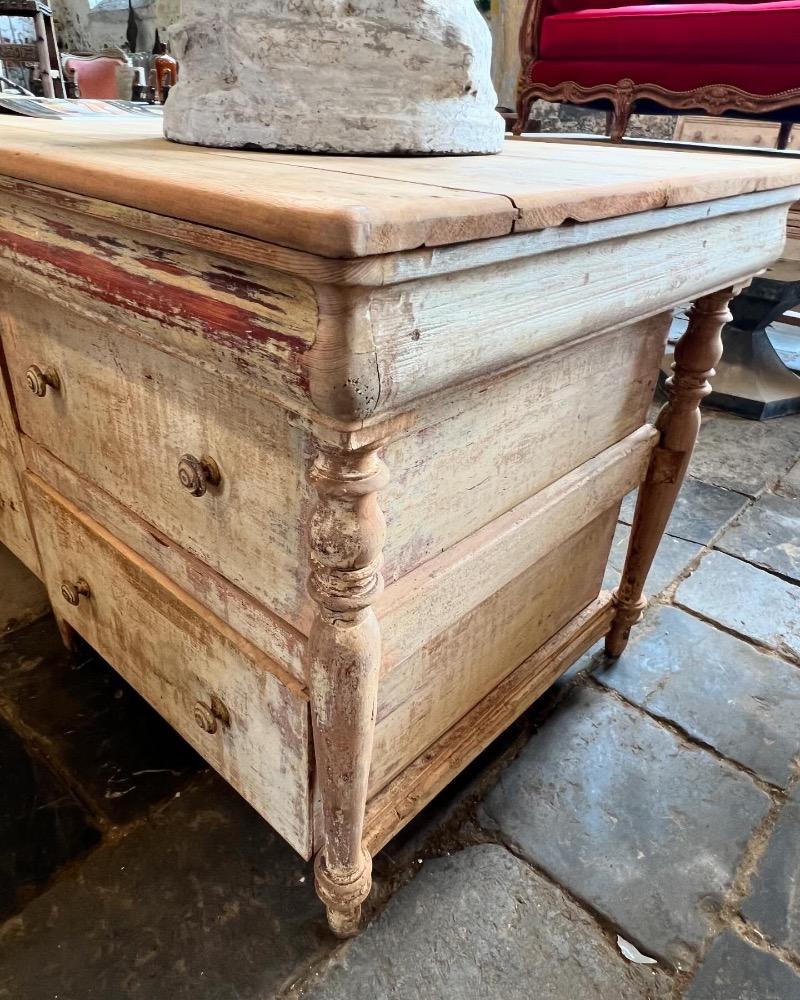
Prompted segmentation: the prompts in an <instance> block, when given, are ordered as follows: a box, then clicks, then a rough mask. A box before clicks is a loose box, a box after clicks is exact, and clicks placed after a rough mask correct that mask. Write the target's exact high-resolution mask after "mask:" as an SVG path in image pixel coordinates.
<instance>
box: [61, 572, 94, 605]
mask: <svg viewBox="0 0 800 1000" xmlns="http://www.w3.org/2000/svg"><path fill="white" fill-rule="evenodd" d="M90 595H91V591H90V590H89V584H88V583H87V582H86V581H85V580H83V579H81V580H76V581H75V583H69V582H68V581H67V580H65V581H64V582H63V583H62V584H61V596H62V597H63V598H64V600H65V601H66V602H67V604H71V605H73V607H76V608H77V606H78V605H79V604H80V601H81V598H82V597H89V596H90Z"/></svg>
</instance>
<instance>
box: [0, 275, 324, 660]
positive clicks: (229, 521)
mask: <svg viewBox="0 0 800 1000" xmlns="http://www.w3.org/2000/svg"><path fill="white" fill-rule="evenodd" d="M9 303H10V306H11V311H10V317H9V318H8V320H7V321H6V330H5V334H4V344H5V349H6V358H7V363H8V367H9V374H10V379H11V384H12V386H13V389H14V394H15V398H16V402H17V411H18V414H19V420H20V424H21V427H22V430H23V431H24V432H25V434H27V435H28V436H29V437H31V438H33V440H34V441H36V442H37V443H38V444H40V445H42V446H43V447H44V448H46V449H47V450H48V451H49V452H51V453H52V454H54V455H55V456H56V457H57V458H60V459H61V460H62V461H63V462H64V463H65V464H66V465H67V466H69V467H70V468H71V469H74V470H75V472H77V473H79V474H80V475H82V476H83V477H85V478H87V479H90V480H92V481H94V482H95V483H96V484H97V485H98V486H100V487H101V488H102V489H103V490H105V491H106V492H107V493H109V494H111V496H113V497H115V498H117V499H118V500H119V501H120V502H121V503H123V504H124V505H125V506H126V507H128V508H129V509H130V510H131V511H133V512H134V513H135V514H137V515H138V516H139V517H141V518H143V519H144V520H146V521H147V522H149V523H150V524H151V525H152V526H153V527H154V528H155V529H156V530H157V531H159V532H161V533H162V534H165V535H166V536H167V537H168V538H171V539H172V540H173V541H175V542H177V543H178V544H179V545H180V546H182V547H183V548H184V549H186V550H187V551H188V552H190V553H192V554H193V555H195V556H196V557H198V558H199V559H200V560H202V561H203V562H205V563H206V564H208V565H209V566H211V567H212V568H213V569H215V570H217V571H218V572H220V573H221V574H222V575H223V576H224V577H225V578H226V579H228V580H229V581H230V582H231V583H232V584H234V585H235V586H237V587H239V588H240V589H242V590H244V591H245V592H247V593H249V594H250V595H251V596H253V597H254V598H255V599H256V600H257V601H258V602H259V603H261V604H263V605H265V606H266V607H267V608H270V609H271V610H272V611H273V612H274V613H276V614H277V615H279V616H280V617H281V618H283V620H284V621H286V622H288V623H289V624H290V625H291V626H293V627H295V628H298V627H299V628H301V629H303V628H304V629H305V631H306V632H307V631H308V624H309V621H308V619H309V614H308V608H307V600H306V595H305V573H304V571H303V569H302V563H303V560H304V557H303V552H304V550H305V538H304V535H303V528H302V522H303V517H302V511H303V509H304V507H305V506H306V501H305V494H306V487H305V481H304V477H303V464H304V439H303V434H302V432H301V431H300V430H298V429H297V428H294V427H292V425H291V424H290V421H289V419H288V417H287V414H286V412H285V411H284V410H282V409H280V408H278V407H277V406H275V405H274V404H272V403H270V402H269V401H268V400H265V399H262V398H260V397H258V396H256V395H253V394H245V393H238V392H236V390H235V389H234V388H233V387H232V386H230V384H229V383H227V382H226V381H224V380H221V379H218V378H214V377H213V376H212V375H211V374H210V373H209V372H206V371H205V370H204V369H200V368H197V367H195V366H190V365H188V364H187V363H186V362H184V361H181V360H180V359H178V358H175V357H173V356H171V355H167V354H164V353H163V352H160V351H157V350H155V349H151V348H150V347H148V346H147V345H146V344H143V343H141V342H138V341H136V340H134V339H132V338H131V337H129V336H126V335H124V334H122V333H117V331H116V329H115V328H113V327H111V326H108V325H104V324H101V323H99V322H97V321H96V320H94V321H93V320H88V319H84V320H81V319H79V318H78V317H75V316H72V315H71V314H70V313H69V312H68V311H65V310H64V308H63V306H62V307H57V306H56V305H55V304H54V303H52V302H50V301H48V300H45V299H43V298H40V297H39V296H36V295H31V294H30V293H28V292H25V291H19V290H15V291H12V292H11V293H10V294H9ZM32 364H37V365H39V366H40V367H41V368H45V367H52V368H53V369H55V370H56V371H57V372H58V375H59V381H60V386H59V389H58V390H57V391H48V392H47V393H46V394H45V395H44V396H42V397H39V396H36V395H35V394H34V393H32V392H31V391H30V390H29V387H28V385H27V381H26V373H27V371H28V370H29V367H30V366H31V365H32ZM187 453H188V454H193V455H195V456H198V457H199V456H203V455H209V456H211V457H212V458H213V460H214V461H215V462H216V463H217V464H218V466H219V469H220V473H221V480H220V483H219V486H218V487H210V488H209V489H208V490H207V492H206V494H205V495H204V496H200V497H197V496H193V495H192V494H191V493H190V492H189V491H188V490H187V489H186V488H184V487H183V486H182V485H181V482H180V479H179V472H178V466H179V463H180V460H181V457H182V456H183V455H185V454H187ZM264 565H269V567H270V572H269V573H268V574H265V573H264V572H263V566H264ZM270 652H272V653H273V654H274V652H276V651H275V650H274V649H273V650H270Z"/></svg>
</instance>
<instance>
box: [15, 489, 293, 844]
mask: <svg viewBox="0 0 800 1000" xmlns="http://www.w3.org/2000/svg"><path fill="white" fill-rule="evenodd" d="M25 479H26V492H27V496H28V500H29V504H30V508H31V516H32V518H33V521H34V524H35V525H36V535H37V540H38V543H39V548H40V551H41V553H42V557H43V570H44V578H45V582H46V585H47V589H48V591H49V593H50V597H51V600H52V601H53V603H54V606H55V607H57V609H58V612H59V614H61V615H63V617H64V618H65V619H66V620H67V621H68V622H69V623H70V624H71V625H72V626H73V627H74V628H75V629H76V630H77V631H78V632H79V633H80V634H81V635H82V636H84V637H85V638H86V640H87V641H88V642H89V643H91V645H92V646H93V647H94V648H95V649H97V650H98V651H99V652H100V653H101V654H102V655H103V656H104V657H105V658H106V659H107V660H108V661H109V662H110V663H111V664H112V666H114V667H115V668H116V669H117V670H118V671H119V672H120V673H121V674H122V675H123V677H125V678H126V679H127V680H128V681H129V682H130V683H131V684H132V685H133V686H134V687H135V688H136V689H137V690H138V691H139V692H140V693H141V694H142V695H143V696H144V697H145V698H146V699H147V700H148V701H149V702H150V703H151V704H152V705H153V706H154V707H155V708H156V709H157V710H158V711H159V712H160V713H161V714H162V715H163V716H164V718H165V719H167V720H168V721H169V722H170V723H171V724H172V725H173V726H174V727H175V728H176V729H177V730H178V731H179V732H180V733H181V734H182V735H183V736H184V737H185V738H186V739H187V740H188V741H189V742H190V743H191V744H192V745H193V746H194V747H195V748H196V749H197V750H198V751H199V752H200V753H201V754H202V755H203V757H205V759H206V760H207V761H208V762H209V763H210V764H211V765H212V766H213V767H214V768H215V769H216V770H217V771H219V773H220V774H221V775H222V776H223V777H224V778H225V779H226V780H227V781H229V782H230V783H231V784H232V785H233V786H234V788H236V789H238V791H239V792H240V793H241V794H242V795H243V796H244V798H245V799H247V801H248V802H250V804H251V805H252V806H254V807H255V808H256V809H257V810H258V812H259V813H260V814H261V815H262V816H263V817H264V818H265V819H266V820H267V821H268V822H269V823H271V824H272V826H274V827H275V829H276V830H277V831H278V833H280V834H281V836H283V837H284V838H285V839H286V840H288V841H289V843H290V844H291V845H292V846H293V847H294V848H295V849H296V850H297V851H298V852H299V853H300V854H302V855H303V857H305V858H308V857H309V856H310V853H311V841H312V837H311V820H310V807H309V799H310V793H309V788H310V778H309V773H310V772H309V768H310V759H311V758H310V726H309V712H308V701H307V698H306V696H305V693H304V692H303V690H302V689H301V688H300V686H299V685H298V684H297V682H296V681H294V680H293V679H292V678H291V677H290V676H289V675H288V674H284V673H283V672H282V671H280V669H279V668H278V667H276V665H275V664H273V663H271V662H270V661H269V660H268V658H267V657H266V656H265V655H264V654H263V653H260V652H259V651H258V650H257V649H256V648H255V647H254V646H251V645H250V644H249V643H247V642H246V641H245V640H243V639H242V638H241V636H238V635H237V634H236V633H235V632H234V631H233V630H232V629H230V628H229V627H227V626H226V625H225V624H224V623H223V622H221V621H220V620H219V619H217V618H215V617H214V616H213V615H211V614H210V613H209V612H208V611H206V610H205V609H204V608H202V607H201V606H200V605H199V604H197V602H196V601H194V600H193V599H192V598H190V597H189V596H188V595H186V594H185V593H184V592H183V591H180V590H178V589H177V588H176V587H175V586H174V585H173V584H172V583H171V582H170V581H169V580H168V579H167V578H166V577H164V576H162V574H160V573H158V572H157V571H155V570H154V569H153V568H152V567H151V566H149V565H148V564H147V563H145V562H144V561H143V560H142V559H141V558H140V557H139V556H137V555H136V554H135V553H134V552H133V551H132V550H130V549H128V548H126V547H125V546H123V545H121V544H120V543H119V542H118V541H117V540H116V539H114V538H113V537H112V536H111V535H110V534H109V533H108V532H106V531H105V530H104V529H102V528H101V527H100V526H99V525H97V524H96V523H95V522H93V521H92V520H91V519H90V518H88V517H87V516H86V515H85V514H82V513H81V512H80V511H79V510H78V509H77V508H75V507H73V506H72V505H71V504H70V503H68V502H67V501H66V500H64V498H63V497H61V496H60V495H59V494H57V493H56V492H55V491H54V490H52V489H51V488H50V487H48V486H47V485H46V484H45V483H43V482H42V480H40V479H38V477H36V476H34V475H32V474H31V473H26V477H25ZM80 580H84V581H85V582H86V584H87V585H88V590H89V594H88V596H81V597H80V599H79V603H78V604H77V606H73V604H71V603H69V602H68V601H67V600H66V599H65V596H64V595H63V594H62V584H64V583H66V584H67V585H69V586H73V587H74V586H75V585H76V584H77V582H78V581H80ZM73 596H74V595H73ZM212 709H214V710H215V711H216V713H217V715H216V717H215V715H214V714H213V712H212ZM201 723H202V724H203V725H205V726H207V728H209V729H214V728H215V727H216V731H215V732H213V733H212V732H208V731H206V730H205V729H204V728H202V726H201Z"/></svg>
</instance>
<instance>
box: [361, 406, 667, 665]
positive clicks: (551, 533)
mask: <svg viewBox="0 0 800 1000" xmlns="http://www.w3.org/2000/svg"><path fill="white" fill-rule="evenodd" d="M657 440H658V431H657V430H656V429H655V428H654V427H653V426H652V425H651V424H644V425H643V426H642V427H640V428H638V429H637V430H635V431H634V432H633V433H632V434H629V435H628V436H627V437H625V438H623V439H622V441H620V442H618V443H617V444H615V445H612V446H611V447H610V448H607V449H605V451H602V452H601V453H600V454H599V455H596V456H595V457H594V458H591V459H589V460H588V461H587V462H584V463H583V464H582V465H580V466H578V468H577V469H574V470H573V471H572V472H569V473H567V474H566V475H565V476H562V477H561V478H559V479H557V480H556V481H555V482H553V483H551V484H550V485H549V486H546V487H544V488H543V489H542V490H539V491H538V492H537V493H535V494H534V495H533V496H532V497H529V498H528V499H527V500H524V501H523V502H522V503H520V504H518V505H517V506H516V507H512V508H511V510H509V511H507V512H506V513H505V514H501V515H500V516H499V517H497V518H495V519H494V520H493V521H491V522H490V523H489V524H487V525H485V526H484V527H483V528H480V529H478V531H476V532H474V533H473V534H471V535H469V536H467V538H465V539H462V540H461V541H460V542H457V543H456V544H455V545H453V546H451V547H450V548H449V549H447V550H446V551H445V552H443V553H442V554H441V555H439V556H436V557H435V558H433V559H429V560H428V561H427V562H425V563H423V564H422V565H421V566H418V567H417V568H416V569H414V570H412V571H411V572H410V573H407V574H406V575H405V576H403V577H401V578H400V579H399V580H397V582H396V583H394V584H392V585H391V586H389V587H387V588H386V590H385V591H384V593H383V594H382V595H381V597H380V598H379V600H378V603H377V606H376V611H377V615H378V619H379V621H380V623H381V631H382V635H383V660H382V674H384V675H385V674H387V673H388V672H389V671H391V670H394V669H396V668H397V667H398V666H399V665H400V664H401V663H402V662H404V660H406V659H408V658H409V657H410V656H412V655H413V654H414V653H415V652H416V651H417V650H418V649H419V648H420V647H422V646H424V645H425V643H426V642H429V641H431V640H432V639H434V638H435V637H436V636H437V635H439V634H441V633H442V632H443V631H444V630H445V629H447V628H449V627H450V626H451V625H453V624H454V623H455V622H457V621H459V620H460V619H461V618H463V616H464V615H465V614H467V613H468V612H470V611H471V610H472V609H473V608H475V607H477V606H478V605H479V604H481V603H482V602H483V601H484V600H486V599H487V598H488V597H490V596H491V595H492V594H493V593H495V592H496V591H497V590H499V589H500V588H501V587H503V586H505V584H507V583H509V582H510V581H511V580H513V579H514V578H515V577H517V576H519V574H520V573H523V572H525V570H527V569H528V568H529V567H531V566H532V565H534V564H535V563H536V562H538V561H539V560H540V559H542V558H543V557H544V556H546V555H547V554H548V552H550V551H552V550H553V549H554V548H556V547H557V546H558V545H559V544H561V543H562V542H563V541H565V540H566V539H567V538H569V537H570V536H571V535H572V534H573V533H574V532H575V531H576V530H577V529H578V528H580V527H581V523H582V519H583V518H584V517H585V512H586V510H587V509H591V510H593V511H594V512H595V513H598V514H599V513H601V512H602V511H603V510H606V509H608V508H609V507H610V506H612V505H613V504H614V503H616V502H618V501H619V500H620V499H621V498H622V496H624V494H625V493H627V492H628V491H629V490H631V489H633V488H634V487H635V486H636V485H638V483H639V482H641V480H642V478H643V477H644V474H645V471H646V469H647V464H648V462H649V459H650V455H651V453H652V450H653V448H654V447H655V444H656V442H657ZM425 609H427V610H425Z"/></svg>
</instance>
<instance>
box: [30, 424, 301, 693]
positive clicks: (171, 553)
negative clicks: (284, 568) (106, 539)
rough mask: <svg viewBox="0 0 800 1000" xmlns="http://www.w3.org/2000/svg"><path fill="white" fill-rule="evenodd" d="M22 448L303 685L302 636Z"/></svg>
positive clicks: (120, 508) (70, 474) (78, 501)
mask: <svg viewBox="0 0 800 1000" xmlns="http://www.w3.org/2000/svg"><path fill="white" fill-rule="evenodd" d="M22 444H23V448H24V451H25V458H26V463H27V467H28V468H29V469H30V470H31V471H32V472H34V473H36V475H37V476H38V477H39V478H40V479H43V480H44V481H45V482H46V483H49V484H50V485H51V486H52V487H53V488H54V489H56V490H57V491H58V492H59V493H60V494H61V495H62V496H63V497H65V498H66V499H67V500H69V501H70V502H71V503H73V504H74V505H75V506H76V507H78V508H79V509H80V510H82V511H84V512H85V513H87V514H88V515H89V516H90V517H91V518H92V519H93V520H95V521H97V523H98V524H100V525H101V526H102V527H103V528H105V529H106V530H107V531H109V532H110V533H111V534H112V535H113V536H114V537H115V538H117V539H119V541H121V542H122V543H123V544H125V545H127V546H128V548H130V549H133V551H134V552H136V553H137V554H138V555H139V556H141V557H142V559H145V560H146V561H147V562H148V563H150V564H151V565H152V566H154V567H155V568H156V569H158V570H160V571H161V572H162V573H163V574H164V575H165V576H167V577H169V579H170V580H172V581H173V582H174V583H176V584H177V585H178V586H179V587H180V588H181V589H182V590H185V591H186V593H188V594H190V595H191V596H192V597H193V598H195V600H197V601H199V602H200V603H201V604H204V605H205V606H206V607H207V608H208V609H209V610H210V611H212V612H213V613H214V614H216V615H217V617H219V618H221V619H222V620H223V621H225V622H227V623H228V624H229V625H230V626H231V627H232V628H234V629H235V630H236V631H237V632H238V633H240V635H242V636H243V637H244V638H245V639H247V640H248V642H251V643H252V644H253V645H254V646H257V647H258V648H259V649H261V650H263V651H264V652H265V653H266V654H267V655H268V656H269V657H270V658H271V659H272V660H273V661H274V664H275V667H276V668H283V669H284V670H286V671H287V672H288V673H289V674H290V675H291V676H292V677H293V678H294V679H295V680H296V681H297V682H299V683H300V684H302V685H305V683H306V672H305V666H304V663H303V660H304V657H305V645H306V639H305V636H303V635H302V634H301V633H299V632H297V631H296V630H295V629H293V628H291V626H290V625H289V624H288V623H287V622H285V621H284V620H283V619H282V618H280V617H279V616H278V615H275V614H273V613H272V612H270V611H269V610H268V609H267V608H265V607H264V605H263V604H260V603H259V602H258V601H256V600H255V599H254V598H252V597H250V596H249V595H248V594H246V593H245V592H244V591H243V590H241V589H240V588H239V587H236V586H235V585H234V584H232V583H231V582H230V580H228V579H226V578H225V577H224V576H222V574H221V573H217V572H215V571H214V570H212V569H211V567H210V566H208V565H206V564H205V563H203V562H201V561H200V560H199V559H197V558H196V557H195V556H193V555H191V554H190V553H189V552H187V551H186V549H184V548H182V547H181V546H180V545H176V544H175V543H174V542H173V541H172V539H170V538H168V537H167V536H166V535H165V534H163V532H161V531H159V530H158V529H157V528H155V527H153V525H152V524H149V523H148V522H147V521H144V520H143V519H142V518H140V517H137V516H136V515H135V514H134V513H133V512H132V511H131V510H129V509H128V508H127V507H125V506H124V505H123V504H121V503H120V502H119V501H118V500H115V499H114V498H113V497H112V496H111V494H110V493H107V492H106V491H105V490H103V489H101V488H100V487H98V486H96V485H95V484H94V483H93V482H91V481H90V480H88V479H85V478H84V477H83V476H80V475H78V474H77V473H76V472H74V471H73V470H72V469H70V468H69V466H67V465H65V464H64V463H63V462H61V461H59V460H58V459H57V458H55V457H54V456H53V455H52V454H51V453H50V452H49V451H47V449H45V448H42V447H41V446H39V445H37V444H36V443H35V442H34V441H32V440H31V439H30V438H27V437H24V436H23V439H22ZM277 675H278V676H281V677H282V676H283V675H282V673H280V672H278V674H277Z"/></svg>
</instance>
